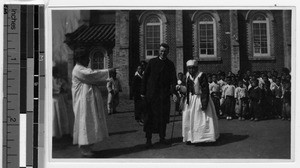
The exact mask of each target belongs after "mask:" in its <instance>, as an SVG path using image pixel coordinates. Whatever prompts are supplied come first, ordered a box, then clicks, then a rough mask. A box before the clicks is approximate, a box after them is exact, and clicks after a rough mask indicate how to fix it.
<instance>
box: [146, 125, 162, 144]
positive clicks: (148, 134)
mask: <svg viewBox="0 0 300 168" xmlns="http://www.w3.org/2000/svg"><path fill="white" fill-rule="evenodd" d="M160 126H161V128H159V132H158V134H159V138H160V139H165V137H166V128H167V124H161V125H160ZM146 138H147V140H151V139H152V132H151V131H146Z"/></svg>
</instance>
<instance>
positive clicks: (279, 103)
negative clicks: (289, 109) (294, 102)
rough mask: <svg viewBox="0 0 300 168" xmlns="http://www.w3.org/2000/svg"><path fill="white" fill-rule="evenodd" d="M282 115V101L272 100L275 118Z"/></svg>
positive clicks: (278, 99)
mask: <svg viewBox="0 0 300 168" xmlns="http://www.w3.org/2000/svg"><path fill="white" fill-rule="evenodd" d="M281 114H282V100H281V98H275V99H274V115H275V117H277V116H281Z"/></svg>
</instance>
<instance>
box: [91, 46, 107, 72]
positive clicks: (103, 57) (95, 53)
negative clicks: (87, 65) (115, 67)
mask: <svg viewBox="0 0 300 168" xmlns="http://www.w3.org/2000/svg"><path fill="white" fill-rule="evenodd" d="M90 57H91V68H92V69H104V68H107V65H106V64H107V63H106V62H107V57H108V55H107V51H106V50H105V49H104V48H102V47H96V48H94V49H93V50H92V51H91V53H90Z"/></svg>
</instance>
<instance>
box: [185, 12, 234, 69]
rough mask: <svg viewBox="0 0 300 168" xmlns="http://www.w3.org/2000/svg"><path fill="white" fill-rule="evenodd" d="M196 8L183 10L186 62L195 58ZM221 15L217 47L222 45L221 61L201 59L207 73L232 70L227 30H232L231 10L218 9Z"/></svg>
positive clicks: (202, 67) (219, 53) (202, 66)
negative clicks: (230, 21)
mask: <svg viewBox="0 0 300 168" xmlns="http://www.w3.org/2000/svg"><path fill="white" fill-rule="evenodd" d="M195 12H196V11H195V10H184V11H183V53H184V62H186V61H188V60H189V59H192V58H193V40H192V39H193V30H192V24H193V23H192V21H191V18H192V15H193V14H194V13H195ZM217 13H218V15H219V17H220V20H221V21H220V29H219V30H218V31H219V32H220V37H217V38H219V39H220V40H219V43H217V47H220V50H218V51H219V52H217V54H218V55H220V57H221V60H220V61H200V69H201V70H202V71H204V72H207V73H216V72H217V71H218V70H222V71H226V72H227V71H230V68H231V67H230V66H231V60H230V59H231V55H230V54H231V52H230V36H229V35H228V34H226V32H230V23H229V20H230V19H229V11H228V10H219V11H217Z"/></svg>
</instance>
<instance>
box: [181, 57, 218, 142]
mask: <svg viewBox="0 0 300 168" xmlns="http://www.w3.org/2000/svg"><path fill="white" fill-rule="evenodd" d="M187 68H188V73H187V83H186V87H185V86H180V88H179V87H178V88H177V89H180V90H181V91H182V92H185V93H186V95H187V97H186V102H185V106H184V109H183V114H182V136H183V142H186V143H187V144H191V143H200V142H215V141H216V140H217V139H218V138H219V129H218V118H217V115H216V110H215V107H214V103H213V101H212V99H211V97H210V94H209V84H208V81H207V77H206V74H205V73H203V72H200V71H198V64H197V61H196V60H189V61H188V62H187Z"/></svg>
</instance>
